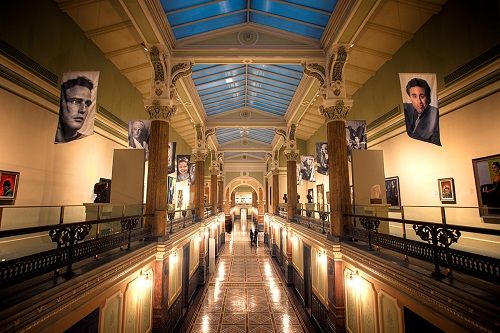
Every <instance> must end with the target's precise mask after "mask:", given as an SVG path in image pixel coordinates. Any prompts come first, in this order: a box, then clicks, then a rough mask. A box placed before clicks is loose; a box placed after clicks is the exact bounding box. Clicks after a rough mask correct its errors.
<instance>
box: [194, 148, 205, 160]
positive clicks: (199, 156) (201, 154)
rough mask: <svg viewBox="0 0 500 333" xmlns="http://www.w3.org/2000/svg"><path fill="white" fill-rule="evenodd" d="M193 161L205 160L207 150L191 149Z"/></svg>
mask: <svg viewBox="0 0 500 333" xmlns="http://www.w3.org/2000/svg"><path fill="white" fill-rule="evenodd" d="M192 155H193V158H194V160H195V162H205V159H206V158H207V155H208V151H207V150H205V149H193V152H192Z"/></svg>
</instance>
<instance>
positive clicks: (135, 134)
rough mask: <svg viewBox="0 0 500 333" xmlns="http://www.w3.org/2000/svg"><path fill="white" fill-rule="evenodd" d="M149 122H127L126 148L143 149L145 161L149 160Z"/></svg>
mask: <svg viewBox="0 0 500 333" xmlns="http://www.w3.org/2000/svg"><path fill="white" fill-rule="evenodd" d="M150 133H151V120H131V121H129V122H128V147H129V148H132V149H144V150H145V153H146V161H147V160H149V135H150Z"/></svg>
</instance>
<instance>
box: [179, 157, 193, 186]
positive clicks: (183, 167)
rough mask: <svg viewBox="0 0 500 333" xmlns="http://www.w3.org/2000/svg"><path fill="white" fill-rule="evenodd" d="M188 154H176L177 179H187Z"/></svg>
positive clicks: (180, 180)
mask: <svg viewBox="0 0 500 333" xmlns="http://www.w3.org/2000/svg"><path fill="white" fill-rule="evenodd" d="M190 158H191V156H190V155H177V181H178V182H182V181H185V180H188V179H189V160H190Z"/></svg>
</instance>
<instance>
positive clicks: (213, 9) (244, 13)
mask: <svg viewBox="0 0 500 333" xmlns="http://www.w3.org/2000/svg"><path fill="white" fill-rule="evenodd" d="M161 4H162V7H163V10H164V11H165V14H166V15H167V20H168V23H169V24H170V27H171V28H172V31H173V32H174V35H175V38H177V39H182V38H185V37H191V36H195V35H198V34H201V33H205V32H209V31H213V30H217V29H222V28H227V27H231V26H236V25H243V24H245V23H255V24H259V25H263V26H267V27H271V28H274V29H280V30H284V31H287V32H292V33H296V34H298V35H301V36H304V37H309V38H313V39H316V40H319V39H320V38H321V35H322V34H323V31H324V29H325V27H326V25H327V24H328V20H329V18H330V15H331V14H332V12H333V10H334V8H335V5H336V4H337V0H314V1H312V0H288V1H282V0H222V1H206V0H161Z"/></svg>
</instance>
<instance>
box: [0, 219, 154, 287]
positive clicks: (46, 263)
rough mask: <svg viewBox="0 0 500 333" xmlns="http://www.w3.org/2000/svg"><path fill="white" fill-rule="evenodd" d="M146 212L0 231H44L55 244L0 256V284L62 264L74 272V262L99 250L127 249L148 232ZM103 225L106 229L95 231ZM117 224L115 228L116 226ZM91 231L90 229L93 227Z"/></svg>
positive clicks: (0, 234) (3, 235)
mask: <svg viewBox="0 0 500 333" xmlns="http://www.w3.org/2000/svg"><path fill="white" fill-rule="evenodd" d="M145 217H146V215H131V216H125V217H123V216H122V217H114V218H109V219H101V220H93V221H85V222H79V223H67V224H56V225H49V226H38V227H29V228H21V229H11V230H2V231H0V239H6V238H11V237H19V236H25V235H40V234H45V235H47V234H48V236H49V237H50V239H51V241H52V242H53V243H55V244H56V246H55V248H53V249H50V250H47V251H39V252H36V253H34V254H31V255H27V256H23V257H19V258H14V259H10V260H7V259H6V260H2V262H0V285H5V284H11V283H16V282H20V281H24V280H26V279H28V278H31V277H34V276H38V275H42V274H45V273H49V272H51V271H54V272H55V273H56V274H58V273H59V269H60V268H63V267H66V272H65V273H64V274H63V275H64V276H66V277H71V276H72V275H74V272H73V264H74V263H75V262H78V261H81V260H84V259H88V258H96V259H97V258H98V257H97V256H98V255H99V254H100V253H103V252H106V251H109V250H112V249H115V248H121V249H123V250H130V245H131V243H132V242H134V241H137V240H140V239H145V238H146V237H149V236H151V229H150V228H149V227H144V218H145ZM103 225H106V226H108V227H110V228H108V229H107V230H108V232H106V233H103V232H99V231H98V230H99V226H103ZM117 225H118V226H119V229H118V228H117ZM94 230H95V232H92V231H94Z"/></svg>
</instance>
